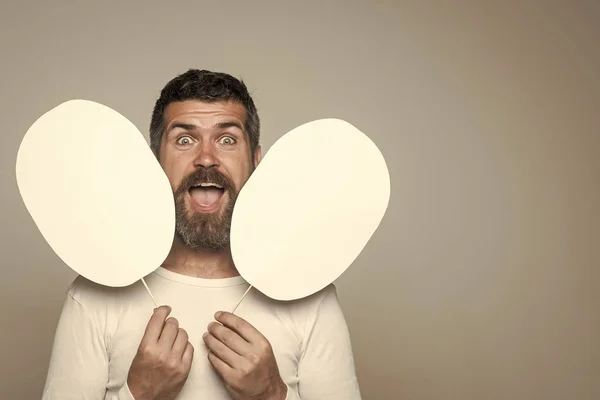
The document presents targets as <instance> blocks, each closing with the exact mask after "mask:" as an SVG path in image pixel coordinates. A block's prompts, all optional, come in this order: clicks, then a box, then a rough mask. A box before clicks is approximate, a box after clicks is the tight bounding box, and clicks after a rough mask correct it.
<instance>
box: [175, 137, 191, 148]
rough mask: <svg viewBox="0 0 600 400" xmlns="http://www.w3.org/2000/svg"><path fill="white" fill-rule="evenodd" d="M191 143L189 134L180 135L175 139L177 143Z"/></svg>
mask: <svg viewBox="0 0 600 400" xmlns="http://www.w3.org/2000/svg"><path fill="white" fill-rule="evenodd" d="M191 143H192V139H191V138H190V137H189V136H182V137H180V138H179V139H177V144H180V145H182V146H187V145H189V144H191Z"/></svg>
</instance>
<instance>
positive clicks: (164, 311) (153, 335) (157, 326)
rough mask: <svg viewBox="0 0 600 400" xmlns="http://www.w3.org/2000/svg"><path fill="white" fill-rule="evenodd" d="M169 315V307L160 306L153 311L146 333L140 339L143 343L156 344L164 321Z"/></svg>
mask: <svg viewBox="0 0 600 400" xmlns="http://www.w3.org/2000/svg"><path fill="white" fill-rule="evenodd" d="M170 313H171V307H169V306H160V307H158V308H156V309H154V313H153V314H152V316H151V317H150V320H149V321H148V325H146V331H145V332H144V336H143V337H142V342H143V343H156V342H158V339H159V338H160V334H161V332H162V330H163V326H164V323H165V319H166V318H167V316H168V315H169V314H170Z"/></svg>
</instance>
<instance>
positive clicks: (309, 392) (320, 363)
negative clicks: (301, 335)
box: [287, 285, 361, 400]
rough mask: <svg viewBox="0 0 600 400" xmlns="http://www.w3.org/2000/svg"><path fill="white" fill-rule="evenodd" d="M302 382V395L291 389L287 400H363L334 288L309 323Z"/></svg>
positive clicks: (326, 292) (300, 370) (328, 290)
mask: <svg viewBox="0 0 600 400" xmlns="http://www.w3.org/2000/svg"><path fill="white" fill-rule="evenodd" d="M298 378H299V383H298V393H296V392H295V391H294V390H291V389H290V388H288V395H287V400H300V399H301V400H361V394H360V389H359V385H358V380H357V378H356V372H355V365H354V356H353V353H352V344H351V341H350V332H349V330H348V326H347V323H346V319H345V318H344V315H343V312H342V308H341V306H340V304H339V301H338V297H337V292H336V289H335V286H333V285H330V286H328V287H327V288H326V289H324V295H323V297H322V299H321V301H320V303H319V304H318V307H317V310H316V313H314V315H313V316H312V317H311V318H310V319H309V320H308V321H307V326H306V332H305V340H304V345H303V352H302V355H301V358H300V362H299V365H298Z"/></svg>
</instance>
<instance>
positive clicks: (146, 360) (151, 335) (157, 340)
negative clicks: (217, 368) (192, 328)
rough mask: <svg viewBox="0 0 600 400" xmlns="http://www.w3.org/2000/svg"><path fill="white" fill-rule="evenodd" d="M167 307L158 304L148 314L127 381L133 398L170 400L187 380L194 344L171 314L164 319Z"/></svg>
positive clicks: (167, 313) (169, 310)
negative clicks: (149, 315)
mask: <svg viewBox="0 0 600 400" xmlns="http://www.w3.org/2000/svg"><path fill="white" fill-rule="evenodd" d="M170 312H171V308H170V307H168V306H161V307H159V308H157V309H155V310H154V314H152V317H150V321H149V322H148V326H147V327H146V331H145V333H144V337H143V338H142V341H141V343H140V346H139V348H138V351H137V354H136V355H135V357H134V359H133V362H132V364H131V368H130V369H129V374H128V376H127V385H128V386H129V390H130V391H131V394H132V395H133V397H134V398H135V399H136V400H156V399H160V400H171V399H174V398H175V396H177V394H178V393H179V392H180V391H181V389H182V388H183V385H184V384H185V381H186V380H187V377H188V374H189V372H190V368H191V366H192V358H193V354H194V348H193V347H192V345H191V344H190V342H189V341H188V335H187V333H186V331H184V330H183V329H181V328H180V327H179V323H178V322H177V320H176V319H175V318H169V319H166V318H167V316H168V315H169V314H170Z"/></svg>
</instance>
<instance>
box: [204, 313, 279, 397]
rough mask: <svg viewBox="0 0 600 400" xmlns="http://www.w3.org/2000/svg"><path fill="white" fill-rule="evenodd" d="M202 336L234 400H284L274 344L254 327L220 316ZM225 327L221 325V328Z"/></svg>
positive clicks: (244, 322)
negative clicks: (272, 346) (273, 348)
mask: <svg viewBox="0 0 600 400" xmlns="http://www.w3.org/2000/svg"><path fill="white" fill-rule="evenodd" d="M215 319H216V320H217V321H218V322H220V324H219V323H217V322H211V323H210V324H209V325H208V332H206V333H205V334H204V336H203V339H204V342H205V343H206V345H207V346H208V349H209V352H208V360H209V361H210V363H211V364H212V366H213V368H214V369H215V371H217V373H218V374H219V375H220V376H221V378H223V381H224V382H225V387H226V388H227V391H228V392H229V394H230V395H231V397H232V398H233V399H234V400H258V399H260V400H285V398H286V395H287V386H286V385H285V383H284V382H283V380H282V379H281V376H280V375H279V369H278V367H277V362H276V361H275V356H274V355H273V350H272V349H271V344H270V343H269V341H268V340H267V339H266V338H265V337H264V336H263V335H262V334H261V333H260V332H259V331H258V330H256V328H254V327H253V326H252V325H250V324H249V323H248V322H246V321H245V320H243V319H242V318H240V317H238V316H237V315H234V314H231V313H228V312H218V313H216V314H215ZM221 324H222V325H221Z"/></svg>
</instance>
